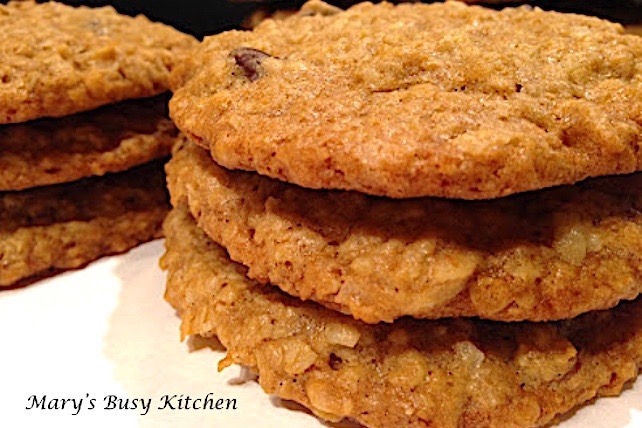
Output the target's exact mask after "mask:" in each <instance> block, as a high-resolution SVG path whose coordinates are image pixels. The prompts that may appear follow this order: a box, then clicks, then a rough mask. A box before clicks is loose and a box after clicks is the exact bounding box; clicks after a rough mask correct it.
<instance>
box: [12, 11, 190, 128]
mask: <svg viewBox="0 0 642 428" xmlns="http://www.w3.org/2000/svg"><path fill="white" fill-rule="evenodd" d="M194 44H195V40H194V39H193V38H192V37H191V36H188V35H186V34H182V33H180V32H179V31H177V30H174V29H173V28H171V27H169V26H166V25H163V24H159V23H152V22H151V21H149V20H148V19H147V18H145V17H143V16H137V17H135V18H131V17H128V16H124V15H119V14H118V13H116V11H115V10H114V9H113V8H111V7H103V8H95V9H91V8H87V7H78V8H75V7H71V6H66V5H63V4H61V3H56V2H46V3H44V4H37V3H36V2H35V1H14V2H10V3H9V4H8V5H0V51H1V52H2V61H1V62H0V124H2V123H16V122H25V121H28V120H31V119H37V118H41V117H60V116H67V115H69V114H73V113H77V112H81V111H86V110H91V109H93V108H96V107H99V106H102V105H105V104H110V103H114V102H118V101H122V100H125V99H130V98H142V97H149V96H153V95H157V94H160V93H161V92H165V91H166V90H167V87H168V83H169V82H168V80H169V72H170V70H171V69H172V67H173V66H174V65H175V64H176V62H177V61H178V55H179V54H181V53H183V52H184V51H185V50H186V49H187V48H188V47H191V46H193V45H194Z"/></svg>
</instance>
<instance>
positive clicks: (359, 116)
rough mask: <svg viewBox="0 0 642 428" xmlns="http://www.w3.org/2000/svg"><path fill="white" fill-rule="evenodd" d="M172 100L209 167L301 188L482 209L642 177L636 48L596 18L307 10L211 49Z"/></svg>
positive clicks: (424, 9) (184, 67) (208, 43)
mask: <svg viewBox="0 0 642 428" xmlns="http://www.w3.org/2000/svg"><path fill="white" fill-rule="evenodd" d="M171 84H172V87H173V89H174V90H175V95H174V97H173V98H172V100H171V102H170V115H171V117H172V118H173V119H174V121H175V123H176V124H177V126H178V128H179V129H180V130H181V131H183V132H184V133H186V134H187V135H188V136H189V137H190V138H192V139H193V140H194V141H196V142H197V143H198V144H200V145H202V146H203V147H206V148H208V149H209V150H210V152H211V154H212V156H213V158H214V159H215V160H216V161H217V162H218V163H219V164H221V165H223V166H225V167H227V168H232V169H244V170H253V171H258V172H259V173H260V174H264V175H267V176H270V177H274V178H278V179H280V180H284V181H288V182H291V183H295V184H298V185H301V186H304V187H310V188H337V189H349V190H357V191H360V192H364V193H369V194H374V195H383V196H390V197H395V198H407V197H417V196H441V197H449V198H462V199H487V198H496V197H500V196H505V195H509V194H512V193H517V192H523V191H527V190H534V189H540V188H544V187H548V186H553V185H559V184H570V183H575V182H578V181H580V180H582V179H584V178H586V177H590V176H600V175H609V174H623V173H630V172H633V171H636V170H638V169H640V167H641V164H642V163H641V155H640V151H639V150H638V148H639V137H640V135H641V133H642V126H641V125H642V39H640V38H639V37H635V36H633V35H625V34H624V33H623V29H622V27H621V26H620V25H619V24H613V23H609V22H606V21H602V20H599V19H597V18H590V17H584V16H579V15H572V14H561V13H554V12H544V11H542V10H539V9H530V8H526V7H522V8H507V9H504V10H502V11H500V12H498V11H493V10H489V9H485V8H481V7H477V6H467V5H465V4H462V3H460V2H446V3H435V4H430V5H424V4H419V3H412V4H400V5H397V6H393V5H391V4H388V3H381V4H378V5H372V4H370V3H362V4H359V5H356V6H354V7H351V8H350V9H348V10H347V11H340V10H339V9H337V8H334V7H331V6H328V5H326V4H324V3H321V2H318V1H312V2H309V3H307V4H306V5H304V6H303V8H302V10H301V12H300V13H299V14H297V15H296V16H294V17H291V18H288V19H286V20H284V21H278V22H277V21H273V20H266V21H265V22H263V23H261V24H260V25H259V26H258V27H257V28H256V29H254V31H252V32H247V31H246V32H239V31H231V32H226V33H222V34H219V35H215V36H212V37H208V38H206V39H205V41H204V42H203V43H202V44H201V45H200V46H198V47H196V48H195V49H194V50H193V51H192V54H191V55H190V56H189V58H187V59H186V60H184V61H182V62H181V64H179V65H178V66H177V67H176V68H175V70H174V71H173V72H172V77H171Z"/></svg>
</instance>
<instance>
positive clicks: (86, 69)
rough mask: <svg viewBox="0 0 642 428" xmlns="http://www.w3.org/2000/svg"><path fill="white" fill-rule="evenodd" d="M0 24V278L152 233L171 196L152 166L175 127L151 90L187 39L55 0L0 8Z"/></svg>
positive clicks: (14, 279) (120, 246)
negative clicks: (0, 33) (55, 1)
mask: <svg viewBox="0 0 642 428" xmlns="http://www.w3.org/2000/svg"><path fill="white" fill-rule="evenodd" d="M0 30H2V34H3V36H2V39H1V40H0V51H2V61H1V63H0V286H9V285H17V283H18V282H20V281H22V280H28V281H30V280H31V278H32V277H33V276H34V275H40V274H44V273H48V272H50V271H51V270H52V269H53V270H59V269H68V268H75V267H78V266H81V265H83V264H86V263H88V262H90V261H92V260H95V259H96V258H98V257H100V256H102V255H106V254H111V253H118V252H122V251H125V250H127V249H129V248H131V247H133V246H135V245H136V244H138V243H140V242H145V241H147V240H150V239H152V238H154V237H158V236H159V235H160V233H161V230H160V225H161V223H162V220H163V218H164V216H165V214H166V212H167V205H168V204H167V197H166V194H165V190H164V187H165V186H164V175H163V166H162V164H161V163H160V162H156V163H150V162H152V161H154V160H155V159H159V158H163V157H165V156H167V155H168V154H169V152H170V150H171V144H172V143H173V142H174V140H175V135H176V130H175V128H174V126H173V124H172V123H171V121H170V120H169V118H168V117H167V112H166V110H167V109H166V104H167V99H168V97H167V96H165V95H160V94H162V93H163V92H165V91H167V89H168V81H169V72H170V70H171V68H172V67H173V65H174V64H175V62H176V61H177V55H178V54H180V53H181V52H184V51H186V49H187V48H188V47H191V46H192V45H193V44H194V40H193V39H192V38H191V37H190V36H187V35H184V34H181V33H179V32H178V31H175V30H174V29H172V28H169V27H167V26H164V25H162V24H155V23H151V22H150V21H148V20H147V19H146V18H143V17H136V18H130V17H126V16H121V15H118V14H117V13H116V12H115V11H114V10H113V9H112V8H101V9H87V8H73V7H69V6H65V5H62V4H58V3H54V2H50V3H45V4H37V3H36V2H31V1H25V2H12V3H9V4H8V5H6V6H3V5H0ZM143 164H146V165H143ZM141 165H143V166H141ZM123 171H126V172H123ZM105 174H107V175H106V176H104V177H98V176H103V175H105ZM91 177H93V178H91Z"/></svg>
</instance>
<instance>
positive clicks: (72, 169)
mask: <svg viewBox="0 0 642 428" xmlns="http://www.w3.org/2000/svg"><path fill="white" fill-rule="evenodd" d="M167 99H168V97H166V96H159V97H156V98H151V99H144V100H134V101H125V102H121V103H119V104H114V105H111V106H107V107H103V108H101V109H98V110H92V111H90V112H86V113H79V114H76V115H74V116H67V117H64V118H60V119H40V120H38V121H33V122H28V123H25V124H16V125H6V126H2V127H0V191H6V190H22V189H27V188H30V187H36V186H45V185H50V184H58V183H66V182H69V181H74V180H78V179H80V178H83V177H89V176H94V175H104V174H106V173H108V172H119V171H124V170H127V169H129V168H131V167H133V166H136V165H141V164H143V163H146V162H149V161H151V160H154V159H157V158H160V157H164V156H167V155H169V153H170V151H171V147H172V144H173V143H174V141H175V139H176V128H175V127H174V125H173V124H172V122H171V120H170V119H169V118H168V117H167V108H166V106H167Z"/></svg>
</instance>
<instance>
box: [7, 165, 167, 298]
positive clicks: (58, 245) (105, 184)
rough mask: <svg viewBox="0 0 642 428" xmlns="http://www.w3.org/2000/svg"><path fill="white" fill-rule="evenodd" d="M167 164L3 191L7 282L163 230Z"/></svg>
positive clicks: (72, 264)
mask: <svg viewBox="0 0 642 428" xmlns="http://www.w3.org/2000/svg"><path fill="white" fill-rule="evenodd" d="M168 207H169V204H168V201H167V193H166V190H165V179H164V174H163V168H162V163H160V162H155V163H152V164H148V165H144V166H141V167H138V168H135V169H132V170H130V171H127V172H122V173H119V174H110V175H107V176H105V177H99V178H89V179H84V180H81V181H76V182H74V183H70V184H60V185H56V186H47V187H40V188H37V189H31V190H25V191H22V192H2V193H0V286H9V285H12V284H14V283H15V282H16V281H18V280H21V279H24V278H28V277H31V276H33V275H36V274H40V273H43V272H45V271H48V270H50V269H55V270H58V269H72V268H77V267H80V266H82V265H84V264H86V263H89V262H91V261H93V260H96V259H97V258H99V257H101V256H104V255H108V254H115V253H121V252H124V251H126V250H129V249H130V248H132V247H135V246H136V245H138V244H139V243H142V242H146V241H149V240H151V239H153V238H158V237H160V236H161V224H162V221H163V219H164V217H165V215H166V214H167V210H168Z"/></svg>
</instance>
